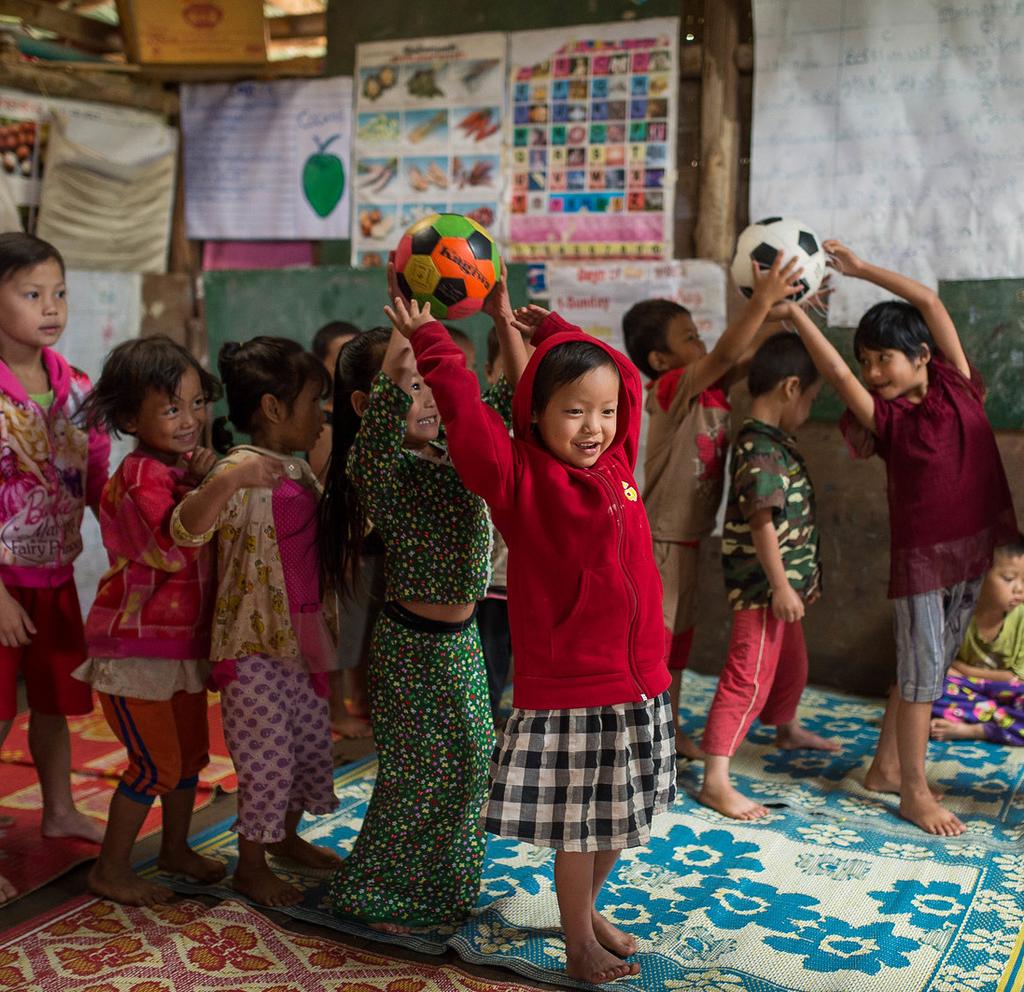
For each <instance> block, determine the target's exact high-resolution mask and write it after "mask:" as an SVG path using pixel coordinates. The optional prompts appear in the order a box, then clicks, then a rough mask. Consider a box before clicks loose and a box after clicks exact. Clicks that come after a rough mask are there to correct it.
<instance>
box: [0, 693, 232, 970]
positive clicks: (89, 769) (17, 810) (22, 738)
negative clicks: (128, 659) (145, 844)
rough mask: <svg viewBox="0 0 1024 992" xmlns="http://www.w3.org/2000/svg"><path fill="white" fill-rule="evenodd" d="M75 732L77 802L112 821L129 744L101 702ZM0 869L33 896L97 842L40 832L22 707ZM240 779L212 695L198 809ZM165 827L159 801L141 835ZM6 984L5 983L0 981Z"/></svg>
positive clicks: (2, 803)
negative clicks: (114, 798) (123, 742)
mask: <svg viewBox="0 0 1024 992" xmlns="http://www.w3.org/2000/svg"><path fill="white" fill-rule="evenodd" d="M68 729H69V730H70V731H71V768H72V773H71V791H72V795H73V796H74V799H75V803H76V805H77V806H78V808H79V809H80V810H81V811H82V812H83V813H86V814H87V815H89V816H92V817H95V818H96V819H97V820H99V821H100V822H101V823H105V822H106V818H107V807H108V806H109V805H110V796H111V794H112V793H113V790H114V789H115V788H116V787H117V780H118V776H119V775H120V773H121V769H122V768H124V766H125V754H124V749H123V748H122V747H121V745H120V744H119V743H118V740H117V738H116V737H115V736H114V735H113V734H112V733H111V731H110V728H109V727H108V726H107V722H106V720H104V719H103V713H102V712H101V710H100V708H99V706H96V708H95V709H94V710H93V711H92V713H89V714H87V715H86V716H79V717H71V718H70V719H69V720H68ZM0 781H2V785H0V875H4V876H5V877H6V878H8V879H9V880H10V882H11V883H12V884H13V885H14V887H15V888H16V889H17V890H18V895H19V896H23V895H27V894H28V893H29V892H32V891H34V890H35V889H38V888H40V886H43V885H45V884H46V883H47V882H50V881H52V880H53V879H55V878H57V877H58V876H60V875H63V874H64V872H66V871H68V870H69V869H71V868H73V867H74V866H75V865H77V864H81V863H82V862H83V861H88V860H89V859H90V858H94V857H96V853H97V851H98V847H97V846H96V845H95V844H90V843H88V842H87V841H82V840H76V839H74V838H60V839H47V838H44V837H43V836H42V835H41V834H40V832H39V816H40V810H41V799H40V794H39V782H38V780H37V779H36V771H35V766H34V765H33V764H32V756H31V754H29V749H28V713H22V714H20V715H19V716H18V717H17V718H16V719H15V721H14V726H12V727H11V732H10V734H8V736H7V740H6V741H5V742H4V747H3V751H2V752H0ZM237 786H238V782H237V779H236V778H235V769H234V766H233V765H232V764H231V759H230V758H229V757H228V751H227V747H226V746H225V744H224V733H223V730H222V729H221V719H220V702H219V700H218V699H217V697H216V696H211V697H210V764H209V765H208V766H207V767H206V768H205V769H204V771H203V773H202V775H201V776H200V782H199V789H198V791H197V794H196V808H197V809H199V808H201V807H203V806H206V805H207V804H208V803H210V802H212V801H213V799H214V797H215V796H216V795H217V793H218V792H234V791H235V789H236V788H237ZM159 828H160V806H159V804H155V806H154V808H153V810H152V812H151V813H150V814H149V816H148V817H147V818H146V822H145V823H144V824H143V827H142V831H141V833H140V834H139V836H140V837H146V836H148V835H149V834H152V833H153V832H154V831H156V830H158V829H159ZM0 988H3V985H2V984H0Z"/></svg>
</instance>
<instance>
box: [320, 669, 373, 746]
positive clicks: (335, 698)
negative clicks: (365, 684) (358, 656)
mask: <svg viewBox="0 0 1024 992" xmlns="http://www.w3.org/2000/svg"><path fill="white" fill-rule="evenodd" d="M328 678H329V679H330V683H331V695H330V697H329V699H328V703H329V705H330V710H331V730H333V731H334V732H335V733H336V734H340V735H341V736H342V737H345V738H348V739H350V740H352V739H354V738H358V737H369V736H370V735H371V734H372V733H373V731H372V730H371V729H370V725H369V724H368V723H367V722H366V721H365V720H362V719H360V718H359V717H357V716H354V715H353V714H352V713H350V712H349V708H348V704H347V703H346V702H345V673H344V672H342V671H338V672H330V673H329V675H328Z"/></svg>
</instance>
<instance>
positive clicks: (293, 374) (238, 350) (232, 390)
mask: <svg viewBox="0 0 1024 992" xmlns="http://www.w3.org/2000/svg"><path fill="white" fill-rule="evenodd" d="M217 368H218V369H219V370H220V378H221V382H223V383H224V393H225V395H226V397H227V401H228V415H227V417H218V418H217V419H216V420H215V421H214V422H213V446H214V447H215V448H216V449H217V450H218V451H221V452H224V451H227V450H228V448H230V447H231V446H232V445H233V444H234V443H235V441H234V438H233V437H232V436H231V431H229V430H228V428H227V424H226V421H227V420H230V421H231V423H232V424H234V425H235V427H236V428H238V430H240V431H241V432H242V433H243V434H251V433H252V426H253V418H254V417H255V415H256V411H257V410H259V408H260V401H261V400H262V398H263V397H264V396H265V395H266V394H268V393H269V394H270V395H271V396H274V397H276V398H277V399H278V400H280V401H281V402H282V403H284V404H285V406H286V407H288V408H291V406H292V404H293V403H294V402H295V401H296V399H298V396H299V393H301V392H302V390H303V387H304V386H305V385H306V383H307V382H309V381H310V380H312V381H313V382H315V383H317V384H318V386H319V387H320V395H321V397H324V398H326V397H327V396H328V394H329V393H330V390H331V377H330V376H329V375H328V374H327V369H325V368H324V366H323V363H322V362H320V361H318V360H317V359H316V358H314V357H313V355H312V353H311V352H308V351H306V349H305V348H303V347H302V345H301V344H299V343H298V341H293V340H291V339H290V338H272V337H266V336H261V337H256V338H252V339H251V340H249V341H245V342H243V343H241V344H239V343H238V342H237V341H227V342H225V343H224V344H223V345H221V349H220V353H219V354H218V355H217Z"/></svg>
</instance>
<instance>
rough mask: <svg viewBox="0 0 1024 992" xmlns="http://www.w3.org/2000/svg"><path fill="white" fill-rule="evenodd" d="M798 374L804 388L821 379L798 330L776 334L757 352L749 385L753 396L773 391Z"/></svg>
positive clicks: (748, 380) (749, 376) (750, 373)
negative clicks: (783, 381)
mask: <svg viewBox="0 0 1024 992" xmlns="http://www.w3.org/2000/svg"><path fill="white" fill-rule="evenodd" d="M794 375H795V376H796V377H797V379H799V380H800V392H803V391H804V390H806V389H809V388H810V387H811V386H813V385H814V384H815V383H816V382H817V381H818V370H817V368H815V365H814V362H813V361H811V356H810V354H809V353H808V351H807V348H806V347H805V346H804V343H803V341H801V340H800V338H799V337H798V336H797V335H796V334H789V333H782V334H775V335H773V336H772V337H770V338H768V340H767V341H765V343H764V344H762V345H761V347H760V348H758V349H757V351H756V352H755V353H754V358H753V360H752V361H751V363H750V372H749V375H748V379H747V385H748V387H749V389H750V395H751V396H763V395H764V394H765V393H770V392H771V391H772V390H773V389H774V388H775V387H776V386H777V385H778V384H779V383H780V382H782V380H783V379H788V378H789V377H790V376H794Z"/></svg>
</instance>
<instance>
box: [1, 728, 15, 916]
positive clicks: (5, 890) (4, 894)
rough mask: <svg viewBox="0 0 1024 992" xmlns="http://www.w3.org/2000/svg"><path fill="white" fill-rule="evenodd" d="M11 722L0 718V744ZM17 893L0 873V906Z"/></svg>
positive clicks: (5, 737) (8, 731) (4, 738)
mask: <svg viewBox="0 0 1024 992" xmlns="http://www.w3.org/2000/svg"><path fill="white" fill-rule="evenodd" d="M13 722H14V721H13V720H0V745H2V744H3V742H4V741H5V740H7V735H8V733H10V730H11V724H12V723H13ZM17 894H18V890H17V889H16V888H15V887H14V886H13V885H12V884H11V883H10V882H9V881H8V880H7V879H6V878H4V876H3V875H0V906H2V905H3V904H4V903H5V902H9V901H10V900H11V899H13V898H14V897H15V896H16V895H17Z"/></svg>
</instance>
